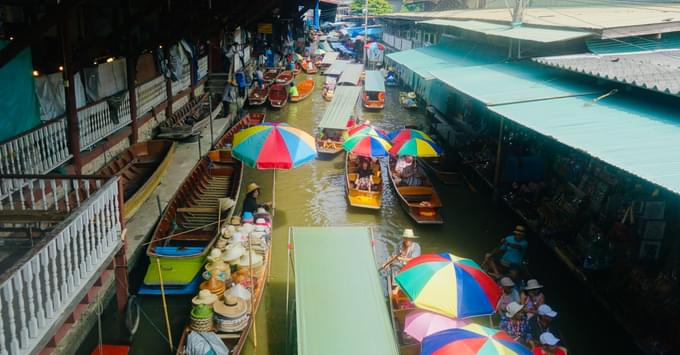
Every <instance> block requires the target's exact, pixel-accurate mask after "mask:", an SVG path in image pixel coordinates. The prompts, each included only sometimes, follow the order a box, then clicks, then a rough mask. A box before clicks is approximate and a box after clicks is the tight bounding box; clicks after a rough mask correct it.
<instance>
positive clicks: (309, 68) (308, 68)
mask: <svg viewBox="0 0 680 355" xmlns="http://www.w3.org/2000/svg"><path fill="white" fill-rule="evenodd" d="M302 70H304V71H305V73H307V74H316V73H317V69H316V65H314V63H313V62H312V61H306V60H305V61H303V62H302Z"/></svg>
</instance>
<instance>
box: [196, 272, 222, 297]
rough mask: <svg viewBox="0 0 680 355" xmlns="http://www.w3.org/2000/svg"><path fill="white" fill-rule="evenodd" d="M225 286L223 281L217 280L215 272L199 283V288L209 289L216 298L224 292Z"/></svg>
mask: <svg viewBox="0 0 680 355" xmlns="http://www.w3.org/2000/svg"><path fill="white" fill-rule="evenodd" d="M225 288H226V285H225V284H224V281H220V280H218V279H217V274H216V273H213V274H212V277H210V279H209V280H208V281H203V282H201V285H200V289H201V290H209V291H210V293H212V294H213V295H215V296H217V297H218V298H219V297H221V296H222V295H223V294H224V290H225Z"/></svg>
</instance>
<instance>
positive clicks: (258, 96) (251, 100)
mask: <svg viewBox="0 0 680 355" xmlns="http://www.w3.org/2000/svg"><path fill="white" fill-rule="evenodd" d="M268 98H269V87H268V86H266V87H265V88H264V90H260V89H259V88H257V87H255V88H254V89H253V90H252V91H251V92H250V95H248V105H250V106H260V105H263V104H264V103H266V102H267V99H268Z"/></svg>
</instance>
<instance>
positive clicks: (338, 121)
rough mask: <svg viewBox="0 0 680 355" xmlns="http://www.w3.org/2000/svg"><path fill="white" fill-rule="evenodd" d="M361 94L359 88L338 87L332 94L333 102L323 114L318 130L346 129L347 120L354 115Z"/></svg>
mask: <svg viewBox="0 0 680 355" xmlns="http://www.w3.org/2000/svg"><path fill="white" fill-rule="evenodd" d="M359 94H361V87H358V86H338V87H336V88H335V92H334V93H333V100H332V101H331V103H330V105H328V107H327V108H326V112H324V113H323V117H322V118H321V122H319V127H320V128H330V129H342V130H344V129H346V128H347V120H349V119H350V117H352V116H353V115H354V109H355V108H356V106H357V101H358V100H359Z"/></svg>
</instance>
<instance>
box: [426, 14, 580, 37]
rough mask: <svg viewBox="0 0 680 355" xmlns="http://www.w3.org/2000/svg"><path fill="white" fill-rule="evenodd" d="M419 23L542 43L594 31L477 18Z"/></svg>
mask: <svg viewBox="0 0 680 355" xmlns="http://www.w3.org/2000/svg"><path fill="white" fill-rule="evenodd" d="M418 23H422V24H427V25H435V26H444V27H454V28H460V29H462V30H466V31H470V32H476V33H483V34H485V35H487V36H496V37H504V38H510V39H519V40H524V41H532V42H540V43H553V42H562V41H568V40H572V39H578V38H584V37H589V36H591V35H592V33H590V32H587V31H579V30H565V29H556V28H543V27H528V26H511V25H506V24H499V23H493V22H485V21H476V20H442V19H433V20H427V21H420V22H418Z"/></svg>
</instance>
